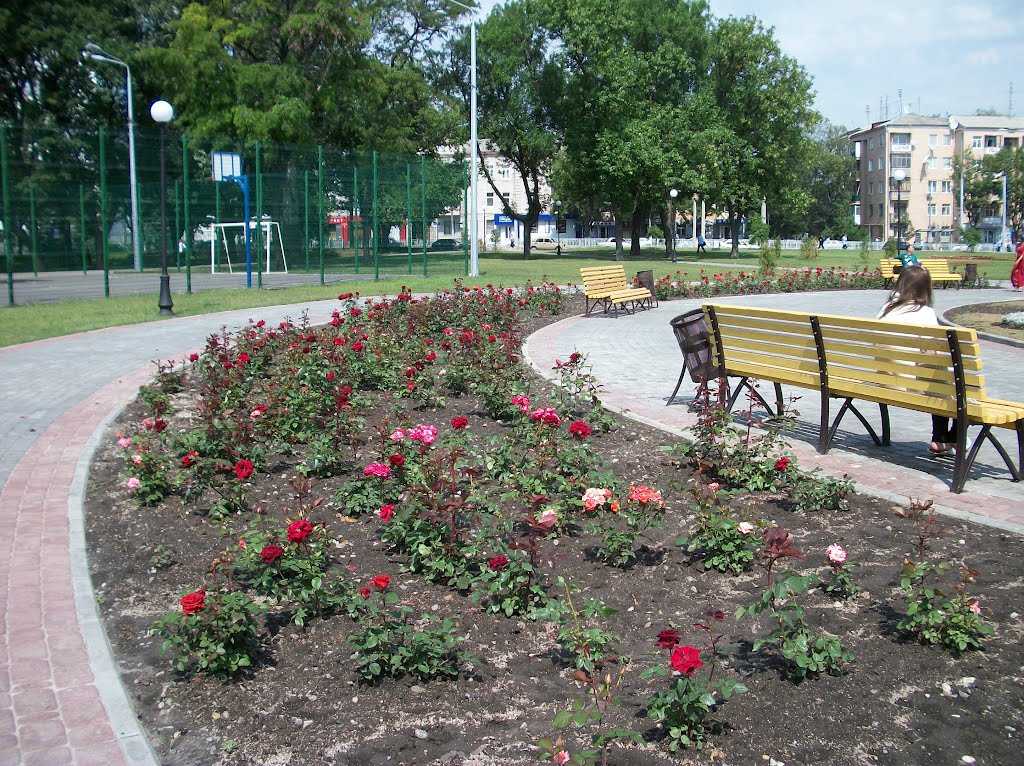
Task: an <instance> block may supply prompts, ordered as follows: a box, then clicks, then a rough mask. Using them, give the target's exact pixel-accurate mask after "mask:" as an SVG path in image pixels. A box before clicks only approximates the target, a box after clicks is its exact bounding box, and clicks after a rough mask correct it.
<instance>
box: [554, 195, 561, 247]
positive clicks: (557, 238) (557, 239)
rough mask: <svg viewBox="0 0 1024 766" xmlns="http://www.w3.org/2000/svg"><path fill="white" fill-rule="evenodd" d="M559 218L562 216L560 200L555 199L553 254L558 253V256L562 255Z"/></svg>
mask: <svg viewBox="0 0 1024 766" xmlns="http://www.w3.org/2000/svg"><path fill="white" fill-rule="evenodd" d="M561 216H562V200H560V199H556V200H555V242H556V245H555V252H556V253H558V254H559V255H561V254H562V226H561Z"/></svg>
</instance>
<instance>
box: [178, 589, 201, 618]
mask: <svg viewBox="0 0 1024 766" xmlns="http://www.w3.org/2000/svg"><path fill="white" fill-rule="evenodd" d="M178 603H179V604H181V611H183V612H184V613H185V614H195V613H196V612H201V611H203V607H205V606H206V591H205V590H203V589H202V588H200V589H199V590H197V591H196V592H195V593H189V594H188V595H187V596H182V597H181V601H179V602H178Z"/></svg>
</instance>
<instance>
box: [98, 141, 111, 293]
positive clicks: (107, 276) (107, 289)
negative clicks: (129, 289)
mask: <svg viewBox="0 0 1024 766" xmlns="http://www.w3.org/2000/svg"><path fill="white" fill-rule="evenodd" d="M99 246H100V252H101V253H102V263H103V297H104V298H110V297H111V268H110V264H109V263H108V261H106V132H105V131H104V130H103V128H102V126H100V128H99Z"/></svg>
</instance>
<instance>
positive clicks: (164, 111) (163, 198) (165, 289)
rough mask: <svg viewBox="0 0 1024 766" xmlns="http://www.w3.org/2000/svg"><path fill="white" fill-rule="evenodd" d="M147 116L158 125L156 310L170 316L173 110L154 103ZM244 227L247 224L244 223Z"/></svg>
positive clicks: (162, 103) (162, 102)
mask: <svg viewBox="0 0 1024 766" xmlns="http://www.w3.org/2000/svg"><path fill="white" fill-rule="evenodd" d="M149 114H150V116H152V118H153V120H154V121H156V122H158V123H159V124H160V298H159V299H158V300H157V304H156V305H157V308H159V309H160V313H161V314H163V315H165V316H170V315H171V314H173V313H174V312H173V311H172V310H171V309H173V308H174V302H173V301H172V300H171V275H170V274H168V273H167V162H166V156H167V152H166V149H165V136H166V134H167V123H169V122H170V121H171V120H172V119H174V108H173V107H172V106H171V105H170V104H168V103H167V102H166V101H154V102H153V105H152V106H151V107H150V108H149ZM246 225H247V226H248V225H249V222H248V221H246Z"/></svg>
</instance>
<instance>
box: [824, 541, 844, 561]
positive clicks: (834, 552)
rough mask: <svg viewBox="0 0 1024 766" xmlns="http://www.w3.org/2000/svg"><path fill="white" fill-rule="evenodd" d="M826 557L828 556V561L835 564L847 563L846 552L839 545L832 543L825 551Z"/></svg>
mask: <svg viewBox="0 0 1024 766" xmlns="http://www.w3.org/2000/svg"><path fill="white" fill-rule="evenodd" d="M825 555H826V556H828V560H829V561H831V562H832V563H833V564H842V563H843V562H844V561H846V551H844V550H843V547H842V546H841V545H840V544H839V543H832V545H830V546H828V548H826V549H825Z"/></svg>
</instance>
